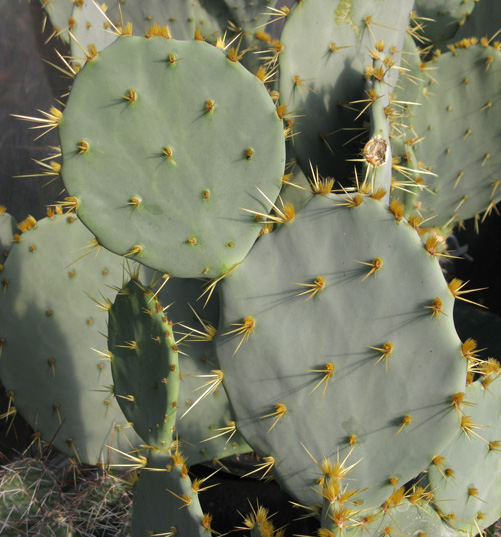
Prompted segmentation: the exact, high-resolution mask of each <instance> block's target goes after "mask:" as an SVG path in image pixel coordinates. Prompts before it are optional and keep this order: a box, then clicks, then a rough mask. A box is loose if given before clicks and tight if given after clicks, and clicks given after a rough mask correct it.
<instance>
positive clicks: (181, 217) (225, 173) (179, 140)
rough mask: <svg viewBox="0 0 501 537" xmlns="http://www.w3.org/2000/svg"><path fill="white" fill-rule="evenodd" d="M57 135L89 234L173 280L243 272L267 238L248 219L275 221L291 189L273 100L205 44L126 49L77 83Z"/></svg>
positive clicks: (127, 43) (124, 44) (125, 42)
mask: <svg viewBox="0 0 501 537" xmlns="http://www.w3.org/2000/svg"><path fill="white" fill-rule="evenodd" d="M59 134H60V137H61V146H62V151H63V167H62V176H63V181H64V183H65V185H66V187H67V190H68V192H69V195H70V196H71V197H72V198H76V199H75V201H76V203H77V211H78V214H79V217H80V218H81V220H82V221H83V222H84V224H85V225H87V226H88V227H89V229H90V230H91V231H92V232H93V233H94V234H95V235H96V236H97V238H98V240H99V241H100V243H101V244H102V245H103V246H105V247H106V248H108V249H110V250H112V251H113V252H115V253H118V254H121V255H127V256H129V257H131V258H133V259H135V260H137V261H139V262H141V263H144V264H145V265H148V266H151V267H152V268H155V269H157V270H162V271H165V272H168V273H170V274H172V275H175V276H180V277H199V276H207V277H218V276H221V275H222V274H223V273H225V272H226V271H227V270H228V269H229V268H231V267H232V266H234V265H235V264H236V263H238V262H240V261H241V260H242V259H243V258H244V257H245V255H246V254H247V252H248V251H249V249H250V248H251V246H252V245H253V243H254V241H255V240H256V238H257V236H258V234H259V231H260V225H259V224H258V223H256V222H255V217H254V216H253V214H252V213H250V212H246V211H245V210H244V209H247V210H249V211H255V212H260V213H263V212H268V211H269V210H270V209H271V205H272V201H274V200H275V199H276V197H277V195H278V192H279V189H280V186H281V178H282V174H283V168H284V162H285V142H284V135H283V130H282V122H281V120H280V119H279V118H278V116H277V114H276V111H275V105H274V103H273V101H272V100H271V98H270V96H269V95H268V92H267V91H266V89H265V87H264V86H263V84H262V83H261V82H260V81H259V80H258V79H257V78H255V77H254V76H253V75H251V74H250V73H249V72H248V71H246V70H245V68H244V67H242V66H241V65H240V64H238V63H236V62H232V61H230V59H229V58H228V57H227V56H226V55H225V54H224V53H223V51H221V50H220V49H217V48H216V47H213V46H211V45H209V44H207V43H204V42H199V41H176V40H173V39H165V38H162V37H154V38H150V39H146V38H140V37H122V38H119V39H117V41H116V42H115V43H113V45H111V46H110V47H108V48H107V49H106V50H104V51H102V52H101V53H99V55H97V56H96V57H95V58H94V59H92V60H91V61H90V62H88V63H87V64H86V65H85V67H84V68H83V69H82V71H81V72H80V73H79V74H78V76H77V77H76V79H75V82H74V85H73V89H72V91H71V94H70V96H69V100H68V103H67V106H66V110H65V113H64V116H63V119H62V121H61V124H60V127H59ZM258 189H259V190H258ZM259 191H261V192H262V194H264V195H262V194H261V193H260V192H259ZM173 248H176V255H172V252H173Z"/></svg>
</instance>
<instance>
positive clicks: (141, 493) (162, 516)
mask: <svg viewBox="0 0 501 537" xmlns="http://www.w3.org/2000/svg"><path fill="white" fill-rule="evenodd" d="M194 485H195V486H194ZM195 489H196V484H195V483H194V482H192V481H191V479H190V477H189V475H188V469H187V467H186V466H184V464H183V463H182V459H180V461H179V464H173V460H172V458H171V457H170V456H169V455H166V454H164V453H158V452H156V453H151V454H150V455H149V457H148V466H147V467H146V468H144V469H143V470H142V471H141V473H140V475H139V481H138V482H137V483H136V486H135V488H134V501H133V504H132V524H131V537H148V536H150V535H151V536H154V535H158V536H159V537H160V536H161V535H165V536H168V535H169V534H171V535H176V534H177V535H179V536H180V537H182V536H186V537H210V535H211V534H212V533H211V531H210V529H209V528H207V526H205V527H204V524H206V519H205V518H204V513H203V511H202V507H201V506H200V500H199V499H198V494H197V491H196V490H195ZM183 499H184V501H183ZM209 526H210V524H209ZM171 532H172V533H171Z"/></svg>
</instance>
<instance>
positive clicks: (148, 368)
mask: <svg viewBox="0 0 501 537" xmlns="http://www.w3.org/2000/svg"><path fill="white" fill-rule="evenodd" d="M108 348H109V351H110V354H111V371H112V374H113V381H114V386H113V393H114V395H115V397H116V398H117V400H118V403H119V405H120V408H122V410H123V412H124V414H125V416H126V418H127V420H128V422H129V424H130V425H132V426H134V429H135V431H136V432H137V433H138V434H139V435H140V436H141V438H143V440H144V441H145V442H146V443H147V445H149V446H156V447H157V448H158V449H161V448H168V447H169V446H170V444H171V441H172V433H173V432H174V429H175V421H176V409H177V406H178V394H179V383H180V378H179V377H180V372H179V365H178V347H177V345H176V341H175V339H174V335H173V333H172V323H169V321H168V320H167V317H166V315H165V313H164V311H163V307H162V305H161V304H160V302H158V300H157V298H156V297H155V295H154V294H153V291H151V290H150V289H148V288H147V287H144V286H143V284H142V283H141V282H140V281H139V278H138V275H133V277H132V279H131V280H130V281H129V283H127V284H126V285H124V286H123V287H122V288H121V289H120V290H119V291H118V293H117V296H116V297H115V301H114V303H113V306H112V307H111V308H110V310H109V320H108Z"/></svg>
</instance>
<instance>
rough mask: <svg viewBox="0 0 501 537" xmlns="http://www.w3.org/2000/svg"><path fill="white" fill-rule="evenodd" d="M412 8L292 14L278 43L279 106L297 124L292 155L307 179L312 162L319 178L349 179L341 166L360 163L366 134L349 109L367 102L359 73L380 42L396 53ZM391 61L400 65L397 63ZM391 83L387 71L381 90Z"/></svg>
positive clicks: (392, 75)
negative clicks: (362, 140) (293, 153)
mask: <svg viewBox="0 0 501 537" xmlns="http://www.w3.org/2000/svg"><path fill="white" fill-rule="evenodd" d="M412 5H413V2H412V1H409V0H406V1H402V0H384V1H381V0H370V1H366V0H336V1H335V2H333V1H332V0H304V1H302V2H298V3H297V4H296V5H295V8H294V11H291V13H290V15H289V17H288V19H287V21H286V24H285V27H284V31H283V35H282V38H281V39H282V42H283V45H284V47H283V51H282V52H281V54H280V57H279V60H280V87H279V89H280V100H281V102H282V103H285V104H287V109H288V111H289V113H290V116H291V119H292V121H293V122H294V123H295V124H296V127H295V128H294V132H295V133H296V134H295V136H294V148H295V152H296V156H297V158H298V161H299V164H300V166H301V167H302V168H303V171H304V172H305V173H306V174H308V173H309V168H310V161H311V163H312V164H313V165H314V166H318V167H319V172H320V174H321V175H323V176H328V175H331V176H334V177H335V178H336V179H337V180H338V181H340V180H341V179H342V178H343V179H345V178H348V177H349V176H350V174H351V172H352V170H353V163H351V162H347V161H346V159H347V157H348V158H353V159H355V158H358V157H359V154H360V149H361V144H360V138H359V137H358V136H357V134H358V135H360V134H361V133H362V132H363V129H364V125H363V120H362V118H359V119H358V121H357V122H355V121H354V120H355V118H356V117H357V115H358V114H357V111H354V108H357V107H358V110H362V108H363V107H364V106H365V105H364V103H360V102H359V103H358V104H349V103H351V102H353V101H361V100H363V99H367V95H366V93H365V91H364V90H365V88H366V79H365V69H366V67H367V66H371V65H372V58H371V51H373V50H374V47H375V44H376V42H377V41H380V40H382V41H384V45H385V52H386V53H387V54H388V55H389V54H392V53H393V52H394V51H400V50H402V47H403V42H404V37H405V28H406V27H407V24H408V20H409V14H410V10H411V9H412ZM394 60H395V62H396V64H398V63H399V57H398V55H395V56H394ZM397 76H398V75H397V69H391V68H388V69H385V72H384V82H385V83H386V84H390V86H393V85H394V83H395V82H396V80H397ZM353 129H355V130H353ZM354 138H355V141H353V139H354ZM362 147H363V144H362ZM350 186H351V185H350Z"/></svg>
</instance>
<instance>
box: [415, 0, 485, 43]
mask: <svg viewBox="0 0 501 537" xmlns="http://www.w3.org/2000/svg"><path fill="white" fill-rule="evenodd" d="M477 2H478V0H416V3H415V5H414V10H415V12H416V15H417V17H419V18H424V19H428V20H424V21H422V24H423V26H424V31H423V35H424V37H425V38H426V39H427V40H428V41H429V42H430V41H431V42H433V43H436V42H438V41H445V40H446V39H451V38H452V37H454V35H455V34H456V32H457V31H458V30H459V28H460V27H461V26H463V24H464V23H465V22H466V20H467V19H468V16H469V15H470V13H471V12H472V11H473V8H474V7H475V4H476V3H477Z"/></svg>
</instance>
